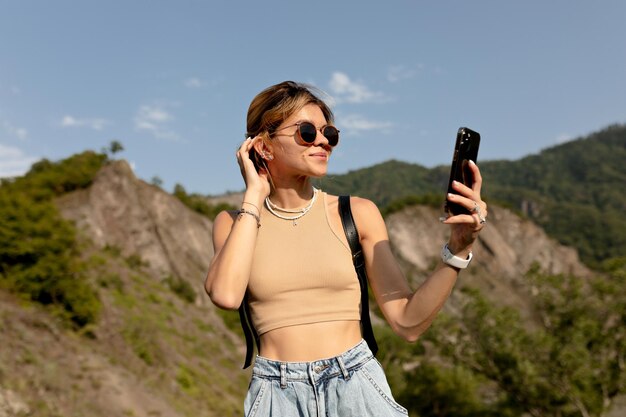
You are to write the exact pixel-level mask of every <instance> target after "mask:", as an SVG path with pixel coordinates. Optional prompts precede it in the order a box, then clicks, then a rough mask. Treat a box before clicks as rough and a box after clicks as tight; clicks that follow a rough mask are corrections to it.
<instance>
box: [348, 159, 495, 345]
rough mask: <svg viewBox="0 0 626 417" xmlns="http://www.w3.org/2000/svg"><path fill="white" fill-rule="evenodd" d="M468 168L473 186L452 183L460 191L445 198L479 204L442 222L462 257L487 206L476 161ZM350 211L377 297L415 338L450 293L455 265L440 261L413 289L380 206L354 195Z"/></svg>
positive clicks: (402, 331)
mask: <svg viewBox="0 0 626 417" xmlns="http://www.w3.org/2000/svg"><path fill="white" fill-rule="evenodd" d="M472 169H473V170H474V178H475V182H474V184H473V186H472V188H468V187H466V186H464V185H462V184H454V185H453V186H454V188H455V190H456V191H457V192H459V193H460V195H457V196H455V195H452V196H448V198H449V199H450V201H454V202H456V203H460V204H462V205H463V206H465V207H466V208H468V209H470V210H472V209H473V208H474V207H475V206H476V205H477V206H478V207H479V210H477V211H472V214H471V215H465V214H461V215H457V216H452V217H449V218H447V219H446V220H445V221H444V223H446V224H450V225H451V226H452V230H451V235H450V241H449V242H448V246H449V248H450V250H451V252H452V253H454V254H455V255H456V256H458V257H460V258H466V257H467V256H468V255H469V253H470V251H471V248H472V245H473V243H474V241H475V239H476V237H477V236H478V233H479V232H480V230H481V229H482V227H483V223H484V221H482V222H481V220H484V217H483V216H486V215H487V205H486V204H485V203H484V202H483V201H482V200H481V199H480V187H481V183H482V179H481V177H480V172H479V170H478V167H477V166H476V165H475V164H472ZM353 213H354V217H355V222H356V223H357V227H358V229H359V232H360V237H361V245H362V246H363V252H364V255H365V261H366V267H367V273H368V278H369V282H370V286H371V287H372V290H373V292H374V295H375V297H376V301H377V303H378V305H379V306H380V309H381V310H382V312H383V314H384V315H385V318H386V319H387V321H388V322H389V324H390V325H391V327H392V329H393V330H394V332H396V333H397V334H398V335H400V336H402V337H404V338H405V339H406V340H409V341H415V340H417V338H418V337H419V336H420V335H421V334H422V333H423V332H424V331H425V330H426V329H427V328H428V327H429V326H430V324H431V323H432V321H433V320H434V319H435V317H436V315H437V313H438V312H439V311H440V310H441V308H442V307H443V305H444V303H445V302H446V300H447V299H448V297H449V296H450V293H451V292H452V289H453V288H454V285H455V283H456V279H457V277H458V274H459V269H458V268H454V267H452V266H450V265H447V264H445V263H443V262H439V265H438V266H437V267H436V269H435V270H434V271H433V272H432V274H431V275H430V276H429V277H428V278H427V279H426V280H425V281H424V282H423V283H422V284H421V285H420V286H419V287H418V288H417V290H415V291H412V290H411V288H410V287H409V285H408V282H407V280H406V278H405V277H404V275H403V273H402V271H401V270H400V267H399V266H398V263H397V261H396V259H395V257H394V255H393V253H392V251H391V247H390V245H389V236H388V234H387V228H386V225H385V222H384V220H383V218H382V216H381V214H380V212H379V210H378V208H377V207H376V206H375V205H374V203H372V202H371V201H369V200H365V199H358V198H355V199H354V201H353ZM442 243H443V242H442Z"/></svg>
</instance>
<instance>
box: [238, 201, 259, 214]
mask: <svg viewBox="0 0 626 417" xmlns="http://www.w3.org/2000/svg"><path fill="white" fill-rule="evenodd" d="M244 204H248V205H251V206H252V207H254V208H255V209H256V211H257V213H261V210H259V208H258V207H257V206H256V205H254V204H252V203H248V202H247V201H244V202H243V203H241V205H244Z"/></svg>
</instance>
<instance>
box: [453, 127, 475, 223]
mask: <svg viewBox="0 0 626 417" xmlns="http://www.w3.org/2000/svg"><path fill="white" fill-rule="evenodd" d="M479 145H480V134H479V133H478V132H475V131H473V130H471V129H469V128H467V127H461V128H459V130H458V132H457V134H456V144H455V145H454V155H453V157H452V166H451V167H450V178H449V179H448V191H447V192H448V193H453V194H458V193H457V192H456V191H455V190H454V189H453V188H452V182H453V181H458V182H460V183H463V184H465V185H466V186H468V187H470V188H471V187H472V184H473V182H474V178H473V175H472V171H471V169H470V167H469V161H474V162H476V159H477V158H478V147H479ZM445 210H446V212H447V213H448V214H449V215H451V216H453V215H457V214H471V213H470V211H469V210H467V209H466V208H465V207H463V206H461V205H459V204H455V203H452V202H450V201H448V200H447V199H446V203H445Z"/></svg>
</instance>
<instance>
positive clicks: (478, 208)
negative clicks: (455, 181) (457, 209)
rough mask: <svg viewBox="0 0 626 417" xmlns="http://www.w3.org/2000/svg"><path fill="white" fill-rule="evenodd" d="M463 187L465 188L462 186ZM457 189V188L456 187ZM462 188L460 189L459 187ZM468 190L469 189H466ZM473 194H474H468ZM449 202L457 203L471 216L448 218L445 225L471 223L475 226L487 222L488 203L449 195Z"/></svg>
mask: <svg viewBox="0 0 626 417" xmlns="http://www.w3.org/2000/svg"><path fill="white" fill-rule="evenodd" d="M461 187H465V186H464V185H462V184H461ZM455 188H456V187H455ZM459 188H460V187H459ZM465 188H466V189H468V188H467V187H465ZM468 194H472V192H470V193H468ZM448 201H450V202H452V203H456V204H459V205H461V206H462V207H464V208H466V209H467V210H468V211H469V212H470V214H459V215H456V216H450V217H448V218H446V219H445V220H444V221H443V223H446V224H459V223H469V224H474V225H483V224H484V223H486V221H487V203H485V202H484V201H482V200H480V199H479V200H474V199H472V198H468V197H464V196H462V195H459V194H452V193H450V194H448Z"/></svg>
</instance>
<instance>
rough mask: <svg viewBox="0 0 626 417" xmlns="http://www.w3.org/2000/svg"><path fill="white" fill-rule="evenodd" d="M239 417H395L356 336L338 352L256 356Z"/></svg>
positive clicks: (397, 408) (376, 367)
mask: <svg viewBox="0 0 626 417" xmlns="http://www.w3.org/2000/svg"><path fill="white" fill-rule="evenodd" d="M244 416H245V417H269V416H271V417H292V416H293V417H367V416H371V417H387V416H388V417H401V416H408V413H407V410H406V409H405V408H404V407H402V406H401V405H399V404H398V403H396V402H395V400H394V399H393V396H392V395H391V390H390V389H389V384H388V383H387V378H386V377H385V373H384V371H383V369H382V367H381V366H380V363H379V362H378V361H377V360H376V358H374V356H373V355H372V352H371V351H370V349H369V347H368V346H367V343H366V342H365V341H364V340H361V342H360V343H359V344H357V345H356V346H355V347H353V348H351V349H349V350H347V351H346V352H344V353H342V354H341V355H339V356H336V357H334V358H330V359H320V360H317V361H313V362H280V361H274V360H270V359H266V358H263V357H260V356H257V358H256V360H255V363H254V368H253V370H252V380H251V381H250V387H249V389H248V394H247V395H246V399H245V402H244Z"/></svg>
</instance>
